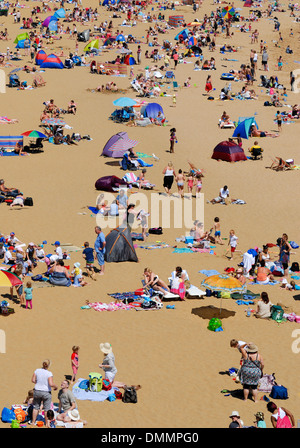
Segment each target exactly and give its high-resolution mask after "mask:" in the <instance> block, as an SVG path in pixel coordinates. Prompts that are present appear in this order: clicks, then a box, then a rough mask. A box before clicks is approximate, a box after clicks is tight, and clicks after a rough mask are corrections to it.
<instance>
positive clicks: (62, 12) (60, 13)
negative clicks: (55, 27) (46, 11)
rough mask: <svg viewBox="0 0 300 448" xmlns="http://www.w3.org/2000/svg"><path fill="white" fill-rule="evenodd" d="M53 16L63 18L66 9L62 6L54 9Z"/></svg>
mask: <svg viewBox="0 0 300 448" xmlns="http://www.w3.org/2000/svg"><path fill="white" fill-rule="evenodd" d="M53 17H55V18H56V19H63V18H65V17H66V11H65V10H64V8H60V9H58V10H57V11H55V13H54V14H53Z"/></svg>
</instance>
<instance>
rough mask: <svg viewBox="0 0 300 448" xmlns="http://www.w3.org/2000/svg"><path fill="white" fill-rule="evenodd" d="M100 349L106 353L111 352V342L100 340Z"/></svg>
mask: <svg viewBox="0 0 300 448" xmlns="http://www.w3.org/2000/svg"><path fill="white" fill-rule="evenodd" d="M100 350H101V352H103V353H105V354H106V355H108V353H111V352H112V347H111V344H110V343H109V342H101V344H100Z"/></svg>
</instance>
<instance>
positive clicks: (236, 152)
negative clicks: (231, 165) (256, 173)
mask: <svg viewBox="0 0 300 448" xmlns="http://www.w3.org/2000/svg"><path fill="white" fill-rule="evenodd" d="M211 158H212V159H215V160H224V161H225V162H238V161H240V160H247V157H246V155H245V153H244V150H243V148H241V147H240V146H239V145H237V144H236V143H233V142H229V141H224V142H221V143H219V144H218V145H217V146H216V147H215V149H214V151H213V155H212V156H211Z"/></svg>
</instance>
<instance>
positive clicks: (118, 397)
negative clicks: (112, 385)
mask: <svg viewBox="0 0 300 448" xmlns="http://www.w3.org/2000/svg"><path fill="white" fill-rule="evenodd" d="M115 396H116V399H117V400H122V398H123V395H122V392H121V391H120V390H115Z"/></svg>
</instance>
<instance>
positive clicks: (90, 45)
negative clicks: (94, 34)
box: [83, 39, 99, 51]
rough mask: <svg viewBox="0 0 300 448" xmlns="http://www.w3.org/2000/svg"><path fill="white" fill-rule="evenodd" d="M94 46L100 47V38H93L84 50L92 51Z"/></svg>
mask: <svg viewBox="0 0 300 448" xmlns="http://www.w3.org/2000/svg"><path fill="white" fill-rule="evenodd" d="M92 48H96V49H98V48H99V40H98V39H93V40H91V41H90V42H89V43H87V44H86V46H85V47H84V49H83V51H90V50H92Z"/></svg>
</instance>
